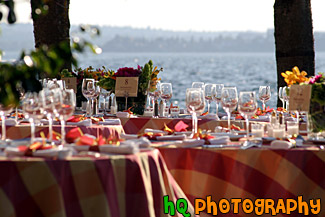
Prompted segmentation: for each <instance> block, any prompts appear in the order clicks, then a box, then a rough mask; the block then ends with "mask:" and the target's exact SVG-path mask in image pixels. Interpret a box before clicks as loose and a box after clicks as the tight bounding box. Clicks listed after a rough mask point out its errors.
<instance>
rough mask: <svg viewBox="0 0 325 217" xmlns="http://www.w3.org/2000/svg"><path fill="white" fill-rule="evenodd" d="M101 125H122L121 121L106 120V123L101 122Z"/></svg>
mask: <svg viewBox="0 0 325 217" xmlns="http://www.w3.org/2000/svg"><path fill="white" fill-rule="evenodd" d="M98 123H99V124H102V125H121V120H120V119H105V121H99V122H98Z"/></svg>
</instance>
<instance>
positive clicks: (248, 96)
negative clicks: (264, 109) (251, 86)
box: [238, 92, 257, 138]
mask: <svg viewBox="0 0 325 217" xmlns="http://www.w3.org/2000/svg"><path fill="white" fill-rule="evenodd" d="M256 110H257V102H256V97H255V92H240V93H239V99H238V111H239V112H240V114H241V115H242V116H243V117H244V118H245V120H246V132H247V138H248V137H249V118H250V117H251V116H253V115H254V114H255V112H256Z"/></svg>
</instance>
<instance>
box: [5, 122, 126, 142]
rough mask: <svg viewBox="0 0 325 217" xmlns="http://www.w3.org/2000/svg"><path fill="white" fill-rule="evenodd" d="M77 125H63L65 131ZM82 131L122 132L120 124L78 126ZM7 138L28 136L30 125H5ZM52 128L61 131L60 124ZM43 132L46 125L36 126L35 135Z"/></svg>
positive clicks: (111, 133)
mask: <svg viewBox="0 0 325 217" xmlns="http://www.w3.org/2000/svg"><path fill="white" fill-rule="evenodd" d="M75 127H77V126H74V125H67V126H65V131H66V132H69V131H70V130H71V129H73V128H75ZM78 127H79V128H80V129H81V130H82V132H83V133H87V134H90V135H93V136H96V137H98V136H99V135H103V136H104V137H108V136H110V135H112V136H119V135H120V134H121V133H124V130H123V126H122V125H95V124H93V125H92V126H78ZM0 128H1V127H0ZM6 130H7V138H8V139H23V138H29V137H30V135H31V130H30V125H27V124H26V125H19V126H7V127H6ZM53 130H54V131H55V132H57V133H61V126H60V125H54V126H53ZM41 132H44V135H47V134H48V126H36V129H35V135H36V136H37V137H39V136H40V133H41Z"/></svg>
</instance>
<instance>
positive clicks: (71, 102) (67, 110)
mask: <svg viewBox="0 0 325 217" xmlns="http://www.w3.org/2000/svg"><path fill="white" fill-rule="evenodd" d="M60 100H61V107H60V108H59V109H58V110H57V111H56V112H57V114H56V115H57V116H59V119H60V122H61V145H62V146H64V145H65V121H66V120H67V119H68V118H69V117H71V116H72V115H73V113H74V110H75V107H76V94H75V93H74V91H73V90H72V89H67V90H63V91H61V94H60Z"/></svg>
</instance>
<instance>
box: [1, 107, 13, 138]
mask: <svg viewBox="0 0 325 217" xmlns="http://www.w3.org/2000/svg"><path fill="white" fill-rule="evenodd" d="M12 109H13V107H12V106H10V105H9V106H5V105H4V104H2V103H0V117H1V127H2V134H1V140H2V142H4V141H6V139H7V137H6V115H8V114H10V112H11V111H12Z"/></svg>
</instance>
